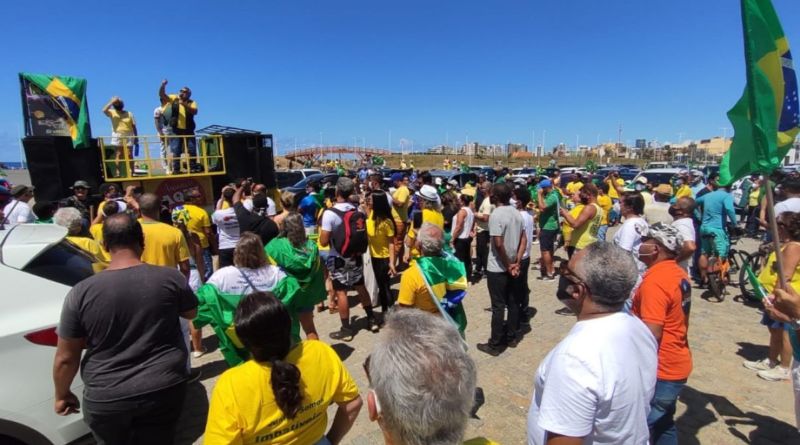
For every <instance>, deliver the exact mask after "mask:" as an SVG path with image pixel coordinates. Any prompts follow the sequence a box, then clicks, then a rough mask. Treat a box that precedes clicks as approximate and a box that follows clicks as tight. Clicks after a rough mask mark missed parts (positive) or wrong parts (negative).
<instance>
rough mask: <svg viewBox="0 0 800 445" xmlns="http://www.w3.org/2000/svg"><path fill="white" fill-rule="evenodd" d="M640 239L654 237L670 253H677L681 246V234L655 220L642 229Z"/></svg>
mask: <svg viewBox="0 0 800 445" xmlns="http://www.w3.org/2000/svg"><path fill="white" fill-rule="evenodd" d="M641 235H642V239H654V240H656V241H658V243H659V244H661V245H662V246H664V248H666V249H667V250H669V251H670V252H672V253H678V252H679V251H680V250H681V246H683V235H681V233H680V232H679V231H678V229H676V228H675V227H672V226H670V225H667V224H664V223H662V222H657V223H655V224H653V225H652V226H650V227H647V228H644V229H643V230H642V233H641Z"/></svg>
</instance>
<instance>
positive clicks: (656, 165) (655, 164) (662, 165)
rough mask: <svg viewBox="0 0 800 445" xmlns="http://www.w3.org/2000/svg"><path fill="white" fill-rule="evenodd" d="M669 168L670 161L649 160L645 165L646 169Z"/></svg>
mask: <svg viewBox="0 0 800 445" xmlns="http://www.w3.org/2000/svg"><path fill="white" fill-rule="evenodd" d="M665 168H669V162H660V161H659V162H649V163H647V165H646V166H645V167H644V169H645V171H647V170H655V169H665Z"/></svg>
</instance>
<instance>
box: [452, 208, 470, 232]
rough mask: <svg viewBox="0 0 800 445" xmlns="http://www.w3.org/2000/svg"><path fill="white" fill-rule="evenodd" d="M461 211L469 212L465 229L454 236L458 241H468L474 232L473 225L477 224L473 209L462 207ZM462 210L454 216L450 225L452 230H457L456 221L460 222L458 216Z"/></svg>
mask: <svg viewBox="0 0 800 445" xmlns="http://www.w3.org/2000/svg"><path fill="white" fill-rule="evenodd" d="M461 209H464V211H466V212H467V215H466V216H465V217H464V227H463V228H462V229H461V233H459V234H456V233H453V236H454V237H456V238H458V239H467V238H469V234H470V232H472V224H473V223H474V222H475V214H474V213H472V209H471V208H469V207H461ZM461 209H458V212H456V214H455V215H453V220H452V222H451V223H450V227H452V230H455V229H456V221H458V214H459V213H460V212H461Z"/></svg>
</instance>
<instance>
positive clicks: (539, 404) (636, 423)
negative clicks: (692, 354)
mask: <svg viewBox="0 0 800 445" xmlns="http://www.w3.org/2000/svg"><path fill="white" fill-rule="evenodd" d="M560 269H561V270H560V274H561V276H562V277H564V278H566V279H567V280H568V281H569V285H567V286H566V293H567V294H568V295H569V300H566V301H565V304H567V306H569V307H570V309H572V310H573V312H574V313H575V314H577V317H578V322H577V323H575V326H573V327H572V329H571V330H570V331H569V333H568V334H567V336H566V337H565V338H564V339H563V340H561V342H559V343H558V345H556V347H555V348H553V349H552V350H551V351H550V352H549V353H548V354H547V356H546V357H545V359H544V360H543V361H542V362H541V364H540V365H539V369H538V370H537V372H536V379H535V391H534V395H533V400H532V401H531V406H530V411H529V412H528V444H529V445H543V444H549V445H553V444H556V443H558V444H576V445H577V444H584V443H609V444H610V443H620V444H621V443H624V444H638V445H645V444H647V442H648V439H649V437H650V434H649V431H648V423H647V416H648V412H649V411H650V400H651V399H652V398H653V393H654V388H655V384H656V368H657V366H658V358H657V348H658V344H657V343H656V340H655V338H654V337H653V335H652V334H651V333H650V330H649V329H648V328H647V326H645V324H644V323H643V322H642V321H641V320H639V319H638V318H636V317H633V316H631V315H628V314H626V313H624V312H622V307H623V305H624V303H625V300H626V299H627V298H628V296H629V295H630V293H631V290H632V289H633V286H634V284H636V279H637V275H638V271H637V269H636V264H635V263H634V261H633V257H632V256H631V255H629V254H627V252H626V251H624V250H622V249H621V248H620V247H617V246H615V245H613V244H611V243H595V244H591V245H589V246H588V247H586V248H585V249H583V250H581V251H579V252H576V253H575V255H573V256H572V258H571V259H570V260H569V263H566V262H565V263H562V265H561V268H560Z"/></svg>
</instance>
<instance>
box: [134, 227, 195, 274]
mask: <svg viewBox="0 0 800 445" xmlns="http://www.w3.org/2000/svg"><path fill="white" fill-rule="evenodd" d="M139 223H140V224H141V225H142V231H143V232H144V252H142V262H145V263H147V264H152V265H154V266H166V267H178V263H180V262H183V261H189V246H188V244H186V238H184V236H183V232H181V231H180V230H179V229H176V228H175V227H172V226H170V225H168V224H164V223H162V222H158V221H145V220H143V219H139Z"/></svg>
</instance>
